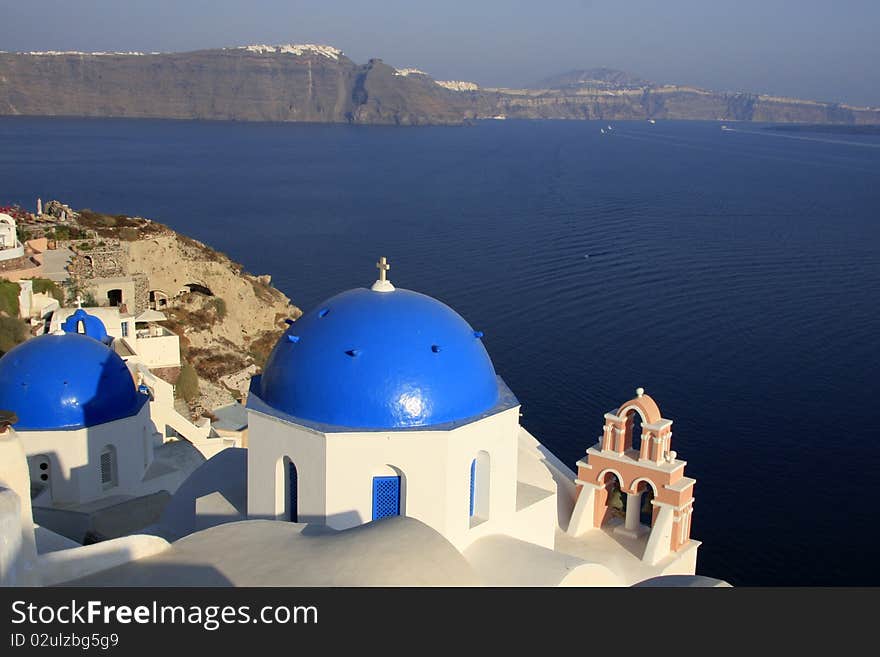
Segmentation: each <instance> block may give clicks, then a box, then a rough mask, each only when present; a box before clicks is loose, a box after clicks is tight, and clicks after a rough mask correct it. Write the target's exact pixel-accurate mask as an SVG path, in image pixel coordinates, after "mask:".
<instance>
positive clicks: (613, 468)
mask: <svg viewBox="0 0 880 657" xmlns="http://www.w3.org/2000/svg"><path fill="white" fill-rule="evenodd" d="M636 427H639V433H638V435H634V433H633V432H634V430H635V429H636ZM577 465H578V476H577V479H576V480H575V484H576V486H577V495H578V497H577V502H576V505H575V510H574V512H573V514H572V517H571V522H570V524H569V527H568V533H569V534H571V535H573V536H578V535H581V534H583V533H584V532H586V531H588V530H590V529H597V528H602V529H606V530H608V531H611V532H612V534H615V535H619V536H623V537H627V538H631V539H638V538H641V537H643V536H645V535H647V538H646V539H643V540H645V550H644V555H643V557H642V560H643V561H646V562H649V563H652V564H654V563H657V562H659V561H660V560H662V559H663V558H664V557H666V556H668V555H669V554H671V553H673V552H677V551H680V550H682V549H683V548H684V547H686V546H688V545H690V544H691V543H693V541H692V539H691V538H690V528H691V514H692V512H693V502H694V496H693V491H694V484H695V483H696V481H695V480H694V479H692V478H690V477H686V476H685V474H684V467H685V465H686V462H685V461H682V460H680V459H679V458H678V455H677V454H676V453H675V452H674V451H672V420H668V419H666V418H664V417H663V416H662V415H661V414H660V408H659V407H658V406H657V403H656V402H655V401H654V400H653V399H652V398H651V397H649V396H648V395H646V394H645V391H644V389H643V388H637V389H636V396H635V397H633V398H632V399H630V400H628V401H626V402H624V403H623V404H621V405H620V406H619V407H618V408H616V409H614V410H612V411H609V412H608V413H605V423H604V425H603V428H602V435H601V436H599V438H598V440H597V442H596V444H595V445H593V446H592V447H590V448H589V449H587V458H586V460H583V459H582V460H580V461H578V463H577ZM608 473H614V475H615V476H614V477H610V478H609V477H608ZM609 481H611V482H612V483H613V484H614V486H615V487H614V488H612V485H611V484H610V483H609ZM615 482H616V483H615ZM620 507H622V509H621V508H620ZM615 511H616V513H615Z"/></svg>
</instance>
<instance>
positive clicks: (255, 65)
mask: <svg viewBox="0 0 880 657" xmlns="http://www.w3.org/2000/svg"><path fill="white" fill-rule="evenodd" d="M0 115H36V116H94V117H131V118H172V119H211V120H234V121H304V122H322V123H363V124H390V125H427V124H449V125H455V124H462V123H467V122H469V121H471V120H473V119H485V118H511V119H514V118H516V119H601V120H608V121H611V120H625V119H648V118H652V119H698V120H719V121H766V122H769V123H813V124H844V125H863V124H880V110H878V109H870V108H860V107H851V106H848V105H840V104H834V103H820V102H814V101H806V100H797V99H791V98H777V97H772V96H764V95H757V94H748V93H736V94H729V93H718V92H713V91H707V90H705V89H698V88H695V87H687V86H678V85H657V84H654V83H651V82H648V81H646V80H643V79H641V78H639V77H637V76H635V75H632V74H629V73H624V72H622V71H618V70H615V69H611V68H594V69H582V70H574V71H569V72H568V73H564V74H562V75H557V76H554V77H550V78H547V79H545V80H541V81H539V82H538V83H536V84H534V85H532V86H530V87H527V88H524V89H503V88H482V87H479V86H477V85H476V84H474V83H472V82H466V81H454V80H451V81H435V80H434V79H433V78H431V76H430V75H428V74H427V73H425V72H424V71H420V70H418V69H413V68H399V69H398V68H394V67H391V66H388V65H387V64H385V63H383V62H382V60H380V59H371V60H370V61H369V62H367V63H366V64H357V63H355V62H353V61H352V60H351V59H349V58H348V57H346V56H345V55H344V54H343V53H342V51H341V50H339V49H337V48H334V47H332V46H322V45H314V44H288V45H283V46H267V45H253V46H241V47H237V48H223V49H217V50H200V51H195V52H185V53H135V52H126V53H107V52H101V53H82V52H57V51H53V52H30V53H5V52H0Z"/></svg>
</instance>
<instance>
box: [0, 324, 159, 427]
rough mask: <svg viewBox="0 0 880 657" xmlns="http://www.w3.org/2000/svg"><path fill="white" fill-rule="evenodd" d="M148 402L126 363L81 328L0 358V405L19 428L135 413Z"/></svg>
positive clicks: (69, 424)
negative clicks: (16, 418) (7, 411)
mask: <svg viewBox="0 0 880 657" xmlns="http://www.w3.org/2000/svg"><path fill="white" fill-rule="evenodd" d="M146 401H147V397H146V396H145V395H142V394H139V393H138V392H137V390H136V388H135V385H134V380H133V379H132V377H131V373H130V372H129V371H128V367H126V365H125V362H124V361H123V360H122V359H121V358H120V357H119V356H118V355H117V354H116V353H115V352H114V351H113V350H111V349H110V348H109V347H107V346H106V345H103V344H101V343H100V342H98V341H97V340H95V339H94V338H90V337H88V336H86V335H82V334H79V333H66V334H64V335H43V336H40V337H37V338H33V339H31V340H28V341H26V342H24V343H22V344H20V345H18V346H16V347H14V348H13V349H11V350H10V351H9V352H7V353H6V355H4V356H3V358H0V408H2V409H3V410H10V411H14V412H15V414H16V415H17V416H18V422H17V423H16V424H15V425H13V426H14V427H15V428H16V429H18V430H20V431H37V430H53V429H79V428H82V427H91V426H95V425H97V424H103V423H104V422H110V421H112V420H119V419H122V418H125V417H130V416H132V415H136V414H137V413H138V411H140V409H141V407H142V406H143V405H144V403H145V402H146Z"/></svg>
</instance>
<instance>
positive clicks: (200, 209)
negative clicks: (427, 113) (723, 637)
mask: <svg viewBox="0 0 880 657" xmlns="http://www.w3.org/2000/svg"><path fill="white" fill-rule="evenodd" d="M604 125H606V124H599V123H595V122H553V121H549V122H516V121H489V122H484V123H481V124H479V125H476V126H472V127H465V128H445V127H437V128H385V127H349V126H323V125H277V124H241V123H209V122H204V123H203V122H178V121H130V120H80V119H30V118H5V119H0V205H3V204H6V203H10V202H16V203H20V204H22V205H25V206H28V207H33V206H34V204H35V202H36V198H37V197H38V196H39V197H42V199H43V200H44V201H46V200H48V199H53V198H57V199H60V200H63V201H64V202H66V203H68V204H70V205H72V206H73V207H76V208H84V207H89V208H92V209H95V210H100V211H104V212H109V213H126V214H129V215H141V216H145V217H150V218H152V219H155V220H157V221H161V222H163V223H167V224H169V225H170V226H172V227H173V228H174V229H176V230H178V231H181V232H183V233H186V234H188V235H191V236H193V237H195V238H197V239H200V240H202V241H204V242H206V243H208V244H210V245H212V246H214V247H215V248H217V249H219V250H221V251H225V252H227V253H228V254H229V255H230V256H231V257H232V258H233V259H235V260H238V261H240V262H242V263H243V264H244V265H245V267H246V268H247V269H248V270H249V271H251V272H253V273H268V274H271V275H272V278H273V282H274V283H275V285H277V286H278V287H279V288H280V289H282V290H283V291H284V292H285V293H286V294H287V295H289V296H290V297H291V298H292V299H293V301H294V303H296V304H297V305H299V306H301V307H302V308H304V309H309V308H311V307H313V306H315V305H316V304H318V303H319V302H320V301H321V300H322V299H323V298H325V297H328V296H330V295H332V294H335V293H336V292H338V291H341V290H343V289H347V288H350V287H355V286H367V285H370V284H371V283H372V282H373V280H374V279H375V278H376V269H375V267H374V263H375V262H376V258H377V257H378V256H380V255H385V256H388V258H389V260H390V262H391V264H392V269H391V271H390V276H391V279H392V280H393V282H394V283H395V284H396V285H398V286H400V287H406V288H411V289H415V290H419V291H421V292H425V293H427V294H430V295H432V296H436V297H438V298H440V299H441V300H443V301H445V302H447V303H448V304H450V305H451V306H453V307H454V308H455V309H456V310H458V311H459V312H460V313H461V314H462V315H464V316H465V318H467V319H468V320H469V322H470V323H471V324H472V325H473V326H474V327H475V328H478V329H479V330H482V331H484V332H485V338H484V340H485V344H486V346H487V348H488V349H489V352H490V354H491V355H492V357H493V360H494V362H495V366H496V369H497V370H498V372H499V373H500V374H501V375H502V376H503V377H504V378H505V380H506V381H507V383H508V385H509V386H510V387H511V388H512V389H513V390H514V392H515V393H516V394H517V396H518V397H519V399H520V400H521V402H522V406H523V413H524V416H523V423H524V425H525V426H526V427H527V428H528V429H529V430H530V431H531V432H532V433H534V434H535V435H536V436H537V437H538V438H539V439H540V440H541V441H542V442H544V443H545V444H546V445H548V446H549V447H550V448H551V449H552V450H553V451H554V452H556V454H558V455H559V456H560V457H561V458H562V459H563V460H564V461H565V462H567V463H568V464H569V465H571V466H572V467H573V466H574V463H575V461H577V460H578V459H579V458H580V457H581V456H582V455H583V453H584V450H585V449H586V448H587V447H588V446H589V445H591V444H592V443H594V442H595V440H596V437H597V436H598V435H599V433H600V432H601V429H602V423H603V417H602V416H603V413H605V412H606V411H608V410H611V409H612V408H613V407H615V406H617V405H618V404H620V403H621V402H623V401H625V400H626V399H628V398H630V397H631V396H633V391H634V389H635V388H636V387H637V386H642V387H644V388H645V389H646V391H647V392H648V394H650V395H652V396H653V397H654V398H655V399H656V400H657V402H658V403H659V404H660V408H661V411H662V412H663V415H664V417H667V418H670V419H672V420H673V421H674V425H673V445H672V446H673V449H675V450H676V451H677V452H678V454H679V455H680V457H681V458H684V459H686V460H687V461H688V466H687V470H686V472H687V474H689V475H691V476H693V477H695V478H696V479H697V485H696V489H695V497H696V502H695V507H694V522H693V536H694V538H696V539H699V540H701V541H703V546H702V548H701V549H700V556H699V562H698V572H700V573H702V574H706V575H712V576H717V577H721V578H724V579H727V580H728V581H730V582H732V583H734V584H737V585H767V584H790V585H802V584H813V585H828V584H847V585H854V584H873V585H878V584H880V566H878V561H877V553H878V531H877V526H878V521H880V513H878V500H880V445H878V442H880V428H878V427H880V419H878V417H877V416H876V415H875V413H877V412H878V410H880V403H878V401H877V399H878V391H880V384H878V369H880V368H878V365H880V357H878V336H880V309H878V304H880V138H878V137H876V136H861V135H839V134H835V135H829V134H821V133H805V132H799V133H778V132H772V131H768V130H764V129H763V127H764V126H760V125H752V124H733V125H732V126H731V127H735V128H736V129H735V130H731V131H722V130H721V129H720V126H719V125H718V124H715V123H687V122H662V121H661V122H658V123H657V124H656V125H650V124H648V123H646V122H645V123H642V122H638V123H626V122H619V123H616V124H614V126H615V127H614V130H612V131H610V133H608V134H605V135H602V134H601V133H600V127H602V126H604Z"/></svg>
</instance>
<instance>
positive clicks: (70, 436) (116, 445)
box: [19, 404, 152, 504]
mask: <svg viewBox="0 0 880 657" xmlns="http://www.w3.org/2000/svg"><path fill="white" fill-rule="evenodd" d="M145 432H146V433H147V435H148V436H152V425H151V423H150V419H149V408H148V406H147V405H146V404H145V405H144V406H143V408H141V410H140V412H139V413H138V414H137V415H134V416H132V417H128V418H123V419H121V420H114V421H112V422H105V423H104V424H99V425H97V426H94V427H88V428H84V429H76V430H71V431H21V432H19V433H20V435H21V441H22V445H23V446H24V449H25V453H26V454H27V456H28V457H31V458H30V461H31V470H32V472H34V473H36V470H34V465H35V459H34V458H33V457H37V456H39V455H46V456H48V457H49V470H48V472H49V481H48V482H47V484H48V486H49V488H50V490H51V500H52V502H53V503H54V504H84V503H86V502H90V501H93V500H97V499H100V498H102V497H106V496H108V495H119V494H129V495H136V494H139V493H140V484H141V482H142V480H143V476H144V471H145V470H146V467H147V465H148V463H147V461H148V460H149V459H148V455H147V454H146V452H145V443H144V441H145V438H144V436H145ZM108 446H112V447H113V450H114V451H115V459H114V463H115V465H114V471H113V473H112V474H113V477H112V482H111V483H110V484H104V483H102V481H101V452H102V451H103V450H104V449H105V448H107V447H108Z"/></svg>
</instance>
